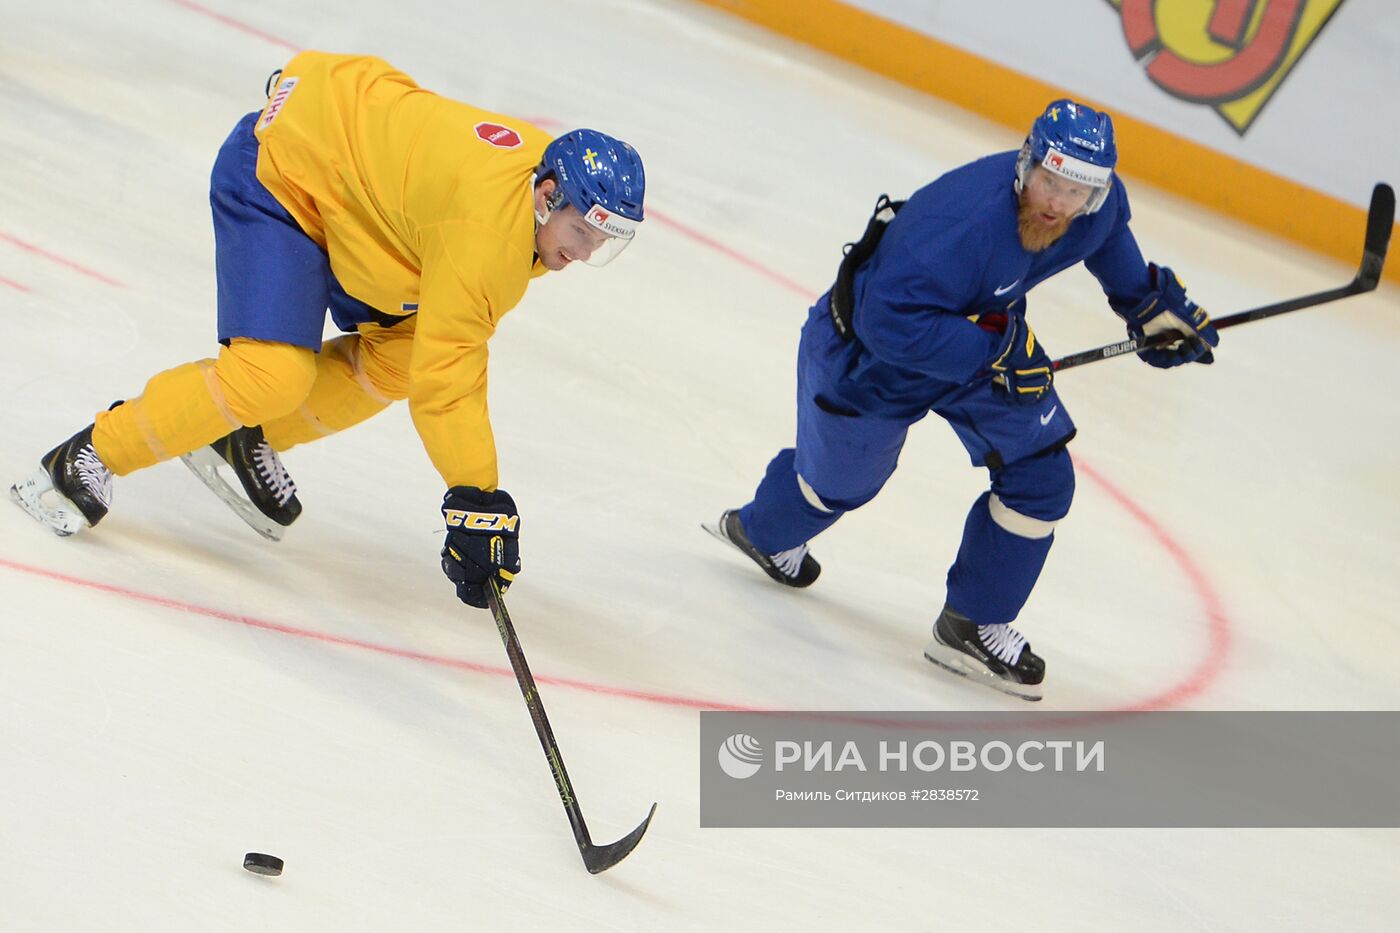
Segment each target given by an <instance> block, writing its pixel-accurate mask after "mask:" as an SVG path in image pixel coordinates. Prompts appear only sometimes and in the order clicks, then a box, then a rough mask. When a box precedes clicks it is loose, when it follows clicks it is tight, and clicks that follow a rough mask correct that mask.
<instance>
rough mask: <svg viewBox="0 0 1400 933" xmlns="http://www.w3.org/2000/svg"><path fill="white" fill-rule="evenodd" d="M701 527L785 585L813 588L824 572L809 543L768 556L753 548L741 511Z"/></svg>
mask: <svg viewBox="0 0 1400 933" xmlns="http://www.w3.org/2000/svg"><path fill="white" fill-rule="evenodd" d="M700 527H702V528H704V529H705V530H706V531H708V532H709V533H710V534H712V535H714V536H715V537H716V538H719V539H720V540H721V541H727V542H728V543H730V544H732V545H734V546H735V547H736V548H738V549H739V550H740V551H742V552H743V553H744V554H745V555H746V556H747V557H748V558H749V560H751V561H753V562H754V563H755V564H758V566H760V567H762V568H763V572H764V573H766V574H768V576H770V577H772V578H773V579H774V580H777V581H778V582H779V583H781V584H783V585H784V586H797V587H802V586H811V585H812V584H813V583H814V582H816V579H817V576H818V575H819V574H820V573H821V572H822V567H821V564H819V563H817V562H816V560H815V559H814V558H813V557H812V555H811V554H808V553H807V545H806V544H799V545H798V546H797V547H794V548H788V549H787V550H786V551H779V552H778V553H777V554H765V553H763V552H762V551H760V550H759V549H758V548H756V547H754V546H753V544H751V543H750V542H749V536H748V535H746V534H745V533H744V526H743V524H742V523H741V522H740V521H739V510H738V509H730V510H729V511H727V512H725V513H724V514H723V515H721V516H720V517H719V521H718V522H716V523H715V524H713V525H705V524H701V526H700Z"/></svg>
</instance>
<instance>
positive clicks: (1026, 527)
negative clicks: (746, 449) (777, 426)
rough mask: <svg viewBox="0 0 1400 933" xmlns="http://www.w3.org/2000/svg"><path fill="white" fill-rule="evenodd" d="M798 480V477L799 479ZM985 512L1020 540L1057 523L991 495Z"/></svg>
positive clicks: (1050, 530)
mask: <svg viewBox="0 0 1400 933" xmlns="http://www.w3.org/2000/svg"><path fill="white" fill-rule="evenodd" d="M799 479H800V477H799ZM987 511H989V512H991V513H992V521H994V522H996V523H997V524H998V525H999V526H1001V527H1002V528H1003V529H1005V530H1006V531H1009V532H1011V533H1012V534H1013V535H1016V536H1017V537H1020V538H1031V539H1033V540H1034V539H1038V538H1048V537H1050V535H1052V534H1054V532H1055V526H1056V525H1057V524H1059V523H1058V522H1047V521H1045V520H1044V519H1041V518H1031V517H1030V516H1029V515H1022V514H1021V513H1020V512H1017V511H1016V510H1014V509H1012V508H1010V507H1009V506H1008V505H1007V504H1006V503H1005V502H1002V501H1001V500H1000V499H998V498H997V497H996V494H995V493H993V494H992V498H991V499H990V500H988V502H987Z"/></svg>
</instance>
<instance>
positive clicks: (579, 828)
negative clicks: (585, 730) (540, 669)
mask: <svg viewBox="0 0 1400 933" xmlns="http://www.w3.org/2000/svg"><path fill="white" fill-rule="evenodd" d="M486 602H487V603H488V604H489V605H490V607H491V615H493V616H495V618H496V628H497V629H498V630H499V631H500V633H501V641H503V642H505V646H506V654H507V655H508V656H509V657H510V666H511V667H513V668H514V669H515V680H516V682H517V683H519V684H520V692H521V693H522V694H524V695H525V705H526V706H527V707H529V710H530V718H531V719H533V720H534V722H535V734H536V735H538V736H539V737H540V745H541V746H542V747H543V748H544V757H545V758H546V759H548V761H549V768H550V770H551V771H553V772H554V786H555V787H556V788H558V790H559V799H560V800H562V801H563V802H564V812H565V813H567V814H568V815H569V826H571V827H572V828H573V831H574V841H575V842H577V843H578V851H579V855H582V856H583V865H584V867H585V868H587V869H588V870H589V872H590V873H592V874H595V875H596V874H598V873H599V872H602V871H607V870H608V869H609V868H612V867H613V866H614V865H616V864H617V863H618V862H620V861H622V860H623V859H625V858H626V857H627V855H628V853H630V852H631V851H632V850H633V849H635V848H636V847H637V843H639V842H641V841H642V834H643V833H645V832H646V831H647V827H648V826H650V825H651V818H652V817H653V816H655V815H656V804H652V805H651V812H650V813H648V814H647V818H646V819H644V820H642V825H640V826H638V827H637V828H636V829H634V830H632V831H631V832H630V833H628V834H627V835H626V836H623V837H622V838H621V839H619V840H618V841H617V842H614V843H612V844H611V845H605V846H595V845H594V844H593V840H592V839H591V838H589V835H588V826H587V824H585V823H584V822H583V811H582V810H581V809H579V805H578V800H577V799H576V798H575V797H574V786H573V785H572V784H570V783H569V772H567V771H565V770H564V756H562V755H560V754H559V745H558V744H557V743H556V742H555V741H554V730H552V729H550V728H549V717H547V716H546V715H545V713H544V704H543V703H541V702H540V693H539V691H538V690H537V689H536V688H535V678H534V676H533V675H532V674H531V673H530V665H528V664H526V663H525V652H524V651H523V650H522V649H521V647H520V639H519V638H517V637H516V636H515V626H513V625H511V624H510V613H508V612H506V603H505V600H504V599H503V598H502V597H501V588H500V584H498V583H497V582H496V581H495V580H494V579H493V580H488V581H487V584H486Z"/></svg>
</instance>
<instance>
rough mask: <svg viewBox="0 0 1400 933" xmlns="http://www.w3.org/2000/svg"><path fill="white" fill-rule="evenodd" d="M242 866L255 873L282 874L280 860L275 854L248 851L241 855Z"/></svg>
mask: <svg viewBox="0 0 1400 933" xmlns="http://www.w3.org/2000/svg"><path fill="white" fill-rule="evenodd" d="M243 867H244V868H246V869H248V870H249V871H250V872H252V873H253V874H255V875H269V876H274V875H280V874H282V860H281V859H280V858H278V857H277V856H275V855H264V854H263V853H261V852H249V853H248V854H247V855H245V856H243Z"/></svg>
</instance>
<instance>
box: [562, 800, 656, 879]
mask: <svg viewBox="0 0 1400 933" xmlns="http://www.w3.org/2000/svg"><path fill="white" fill-rule="evenodd" d="M653 816H656V804H652V805H651V811H650V812H649V813H647V818H646V819H644V820H642V825H640V826H638V827H637V828H636V829H634V830H632V831H631V832H630V833H628V834H627V835H625V836H623V837H622V838H621V839H619V840H617V842H614V843H612V844H611V845H606V846H595V845H585V846H581V847H580V848H579V852H580V853H581V854H582V855H583V865H584V867H585V868H587V869H588V872H589V874H592V875H596V874H598V873H600V872H605V871H607V870H608V869H609V868H612V867H613V866H614V865H616V864H617V863H618V862H620V861H622V860H623V859H625V858H626V857H627V856H628V855H629V854H630V853H631V852H632V850H633V849H635V848H637V843H639V842H641V841H642V836H644V835H645V834H646V831H647V827H648V826H650V825H651V818H652V817H653Z"/></svg>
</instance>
